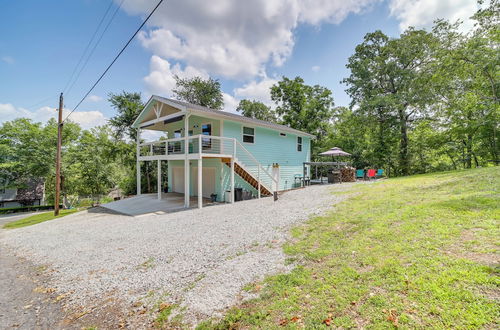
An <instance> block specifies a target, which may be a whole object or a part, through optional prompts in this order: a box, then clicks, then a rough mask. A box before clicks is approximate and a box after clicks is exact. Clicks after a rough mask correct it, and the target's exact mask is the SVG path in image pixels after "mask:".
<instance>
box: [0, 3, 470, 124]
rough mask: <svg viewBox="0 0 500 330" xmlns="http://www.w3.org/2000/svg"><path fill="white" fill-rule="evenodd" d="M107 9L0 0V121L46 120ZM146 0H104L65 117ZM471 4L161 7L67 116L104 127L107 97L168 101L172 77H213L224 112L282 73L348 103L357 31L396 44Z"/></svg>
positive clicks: (462, 13) (146, 7)
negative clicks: (411, 29) (379, 34)
mask: <svg viewBox="0 0 500 330" xmlns="http://www.w3.org/2000/svg"><path fill="white" fill-rule="evenodd" d="M111 1H112V0H72V1H52V0H46V1H36V0H26V1H2V2H0V31H1V34H0V123H1V122H3V121H6V120H11V119H13V118H16V117H30V118H32V119H34V120H37V121H45V120H47V119H48V118H49V117H51V116H54V115H55V111H54V108H55V107H56V106H57V98H58V94H59V93H60V92H61V91H62V90H63V89H64V87H65V86H66V84H67V82H68V79H69V78H70V76H71V73H72V72H73V70H74V68H75V65H76V64H77V62H78V60H79V58H80V56H81V55H82V52H83V51H84V49H85V46H86V45H87V42H88V41H89V39H90V38H91V36H92V34H93V32H94V30H95V28H96V26H97V24H98V23H99V21H100V19H101V17H102V15H103V14H104V13H105V11H106V9H107V8H108V6H109V5H110V2H111ZM122 1H123V3H122ZM156 2H157V0H116V1H114V2H113V3H112V7H111V10H110V12H109V13H108V16H107V17H106V19H105V21H104V25H106V24H107V22H108V21H109V20H110V17H111V14H112V13H113V12H114V11H115V10H116V9H117V8H119V9H118V11H117V14H116V16H115V17H114V20H113V21H112V22H111V23H110V25H109V29H108V30H107V31H106V33H105V34H104V35H103V37H102V40H101V42H100V43H99V44H98V46H97V47H96V50H95V53H94V54H93V56H92V57H91V58H90V59H89V61H88V64H87V66H86V67H85V68H84V70H82V74H81V75H80V77H79V79H78V80H77V81H76V83H75V84H74V86H73V88H72V89H71V90H70V91H69V92H66V93H65V107H66V108H67V109H71V108H73V107H74V106H75V105H76V103H77V102H78V101H79V99H80V98H81V97H82V96H83V94H84V93H85V91H86V90H87V89H88V88H89V87H90V86H91V85H92V83H93V82H94V81H95V79H97V77H98V76H99V75H100V73H101V72H102V71H103V70H104V69H105V67H106V66H107V64H108V63H109V62H110V61H111V60H112V58H113V57H114V56H115V54H116V53H117V52H118V51H119V49H120V48H121V47H122V46H123V44H124V43H125V42H126V41H127V39H128V38H129V37H130V36H131V34H132V33H133V32H134V31H135V29H136V28H137V27H138V26H139V24H140V23H141V21H142V19H143V18H144V15H145V14H146V13H148V12H149V11H150V9H151V8H152V7H153V6H154V5H155V4H156ZM120 4H121V6H120ZM475 8H476V4H475V2H474V1H473V0H454V1H453V0H442V1H431V0H387V1H380V0H356V1H355V0H343V1H337V0H274V1H272V2H266V1H264V0H252V1H245V2H238V1H231V0H214V1H210V2H206V1H201V0H184V1H181V0H171V1H165V2H164V4H162V7H161V8H160V10H159V11H158V12H157V13H156V14H155V15H154V16H153V17H152V19H151V21H150V24H149V25H148V26H147V27H146V28H145V29H143V32H141V35H140V36H138V38H136V39H135V40H134V41H133V42H132V44H131V45H130V46H129V48H127V50H126V51H125V53H124V54H123V55H122V56H121V57H120V59H119V60H118V61H117V62H116V64H115V65H114V66H113V67H112V69H111V70H110V71H109V72H108V74H107V76H106V77H105V78H104V79H103V80H102V81H101V83H100V84H99V85H98V86H97V88H96V89H95V90H94V91H93V92H92V94H91V97H90V98H89V99H88V100H86V101H85V102H84V103H83V104H82V105H81V106H80V108H79V109H78V112H75V114H74V115H72V118H73V119H74V120H75V121H77V122H80V123H81V124H82V125H83V126H84V127H92V126H95V125H99V124H103V123H105V120H106V118H109V117H111V116H113V114H114V112H113V110H112V109H111V108H110V107H109V104H108V102H107V101H106V97H107V95H108V93H110V92H113V93H117V92H120V91H122V90H126V91H139V92H141V93H142V94H143V97H144V99H146V98H147V97H149V96H150V95H151V94H161V95H164V96H170V93H171V89H172V87H173V83H174V82H173V78H172V76H173V74H174V73H175V74H178V75H179V76H182V77H190V76H194V75H201V76H203V77H208V76H212V77H214V78H217V79H219V80H220V81H221V84H222V89H223V91H224V98H225V103H226V110H227V111H234V109H235V107H236V105H237V103H238V101H239V100H240V99H243V98H250V99H257V100H260V101H263V102H265V103H267V104H270V105H271V104H272V103H271V101H270V100H269V95H268V94H269V93H268V89H269V86H271V85H272V84H273V83H275V82H276V80H278V79H280V77H281V76H283V75H284V76H288V77H295V76H301V77H303V78H304V79H305V81H306V83H307V84H320V85H322V86H326V87H328V88H330V89H331V90H332V91H333V95H334V99H335V103H336V105H348V103H349V98H348V96H347V95H346V94H345V92H344V89H345V86H344V85H342V84H340V81H341V80H342V79H343V78H344V77H346V76H348V74H349V72H348V70H347V69H346V68H345V64H346V63H347V58H348V57H349V56H350V55H351V54H352V53H353V52H354V48H355V46H356V45H357V44H358V43H360V42H361V41H362V39H363V36H364V35H365V34H366V33H368V32H371V31H374V30H377V29H380V30H382V31H383V32H385V33H386V34H388V35H390V36H397V35H398V34H399V33H400V32H401V30H402V29H404V27H406V26H408V25H415V26H417V27H428V26H430V24H431V23H432V20H434V19H435V18H438V17H443V18H447V19H451V20H455V19H458V18H461V19H464V20H466V18H467V17H468V16H470V15H472V13H473V12H474V10H475ZM100 31H102V28H101V30H100ZM98 36H99V33H98Z"/></svg>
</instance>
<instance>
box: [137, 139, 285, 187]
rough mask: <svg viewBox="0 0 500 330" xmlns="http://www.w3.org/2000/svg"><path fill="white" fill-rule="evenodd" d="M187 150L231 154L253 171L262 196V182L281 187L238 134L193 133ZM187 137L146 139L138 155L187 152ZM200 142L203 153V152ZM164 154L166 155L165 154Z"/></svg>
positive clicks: (148, 157)
mask: <svg viewBox="0 0 500 330" xmlns="http://www.w3.org/2000/svg"><path fill="white" fill-rule="evenodd" d="M187 139H188V154H189V155H193V156H194V155H196V154H198V155H199V157H207V156H214V157H228V158H233V159H234V161H235V162H236V163H237V164H238V165H239V166H240V167H241V168H242V169H244V170H245V171H246V172H247V173H248V174H250V175H251V176H252V177H253V178H254V179H255V180H256V181H257V183H258V187H257V192H258V195H259V197H260V193H261V185H262V186H264V187H265V188H266V189H267V190H268V191H269V192H271V193H274V192H276V191H278V181H277V180H276V179H275V178H274V177H273V176H272V175H271V174H270V173H269V171H268V170H266V169H265V168H264V167H263V166H262V164H261V163H260V162H259V161H258V160H257V159H256V158H255V157H254V156H253V155H252V153H250V152H249V151H248V150H247V149H246V148H245V147H244V146H243V145H242V144H241V143H240V142H239V141H238V140H236V139H235V138H227V137H221V136H212V135H194V136H189V137H187ZM185 140H186V138H185V137H180V138H174V139H168V140H159V141H152V142H144V143H141V144H139V148H138V155H137V156H138V158H139V160H141V157H146V159H144V160H150V157H151V156H153V157H154V156H158V159H168V158H169V157H167V156H175V155H185V148H186V147H185V146H186V144H185ZM200 146H201V153H200ZM162 156H163V157H165V158H163V157H162Z"/></svg>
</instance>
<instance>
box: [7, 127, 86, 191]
mask: <svg viewBox="0 0 500 330" xmlns="http://www.w3.org/2000/svg"><path fill="white" fill-rule="evenodd" d="M79 133H80V127H79V126H78V125H77V124H75V123H72V122H71V121H68V122H66V123H65V124H64V129H63V138H62V141H63V145H62V148H63V151H65V150H66V149H67V148H68V147H69V146H71V145H72V144H74V143H75V141H76V140H77V138H78V135H79ZM56 143H57V122H56V121H55V120H54V119H50V120H49V121H48V122H47V123H46V124H45V125H42V123H35V122H33V121H32V120H30V119H27V118H18V119H14V120H12V121H8V122H5V123H4V124H3V125H2V126H0V150H1V153H0V180H1V181H2V183H3V184H7V185H12V186H20V185H23V184H24V183H26V182H27V181H28V180H29V179H32V178H47V177H49V176H50V175H53V172H54V171H55V169H54V168H55V154H56V146H57V145H56Z"/></svg>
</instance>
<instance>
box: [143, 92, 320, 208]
mask: <svg viewBox="0 0 500 330" xmlns="http://www.w3.org/2000/svg"><path fill="white" fill-rule="evenodd" d="M133 127H135V128H137V129H138V137H137V194H138V195H140V194H141V171H140V166H141V162H146V161H156V162H158V165H160V162H162V161H167V162H168V167H167V168H168V182H167V184H168V190H169V191H171V192H177V193H182V194H184V206H185V207H189V203H190V197H192V196H197V201H198V206H199V207H201V206H202V204H203V198H210V197H211V196H212V195H215V194H216V195H217V197H216V199H217V201H226V202H234V190H235V188H243V189H245V190H246V191H249V192H251V194H252V195H253V197H255V198H260V197H261V196H269V195H275V193H277V192H278V191H283V190H288V189H291V188H293V187H294V185H295V184H296V178H297V177H298V176H302V175H304V174H305V175H308V173H304V166H303V163H304V162H309V161H310V149H311V148H310V146H311V139H313V138H314V136H313V135H311V134H308V133H305V132H301V131H298V130H296V129H293V128H290V127H287V126H284V125H279V124H275V123H271V122H266V121H262V120H257V119H252V118H248V117H245V116H241V115H238V114H233V113H229V112H225V111H218V110H213V109H209V108H206V107H202V106H198V105H194V104H190V103H186V102H182V101H178V100H172V99H167V98H163V97H160V96H152V97H151V98H150V100H149V101H148V102H147V104H146V105H145V107H144V109H143V111H142V112H141V113H140V115H139V116H138V118H137V119H136V120H135V122H134V124H133ZM143 130H155V131H162V132H165V133H166V136H165V139H162V140H158V141H154V142H141V138H140V136H141V131H143ZM160 171H161V166H158V172H159V173H158V178H159V181H160V182H158V187H160V188H159V191H158V198H160V199H161V190H160V189H161V187H163V186H164V183H163V182H161V177H162V175H161V172H160Z"/></svg>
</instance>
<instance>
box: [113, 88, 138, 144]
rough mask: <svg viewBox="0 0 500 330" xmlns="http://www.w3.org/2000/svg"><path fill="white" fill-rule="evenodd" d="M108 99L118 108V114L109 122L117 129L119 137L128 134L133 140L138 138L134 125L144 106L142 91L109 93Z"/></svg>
mask: <svg viewBox="0 0 500 330" xmlns="http://www.w3.org/2000/svg"><path fill="white" fill-rule="evenodd" d="M108 101H109V102H110V103H111V106H112V107H113V108H114V109H115V110H116V112H117V115H116V116H114V117H112V118H111V119H110V120H109V124H110V125H111V126H112V127H113V128H114V129H115V131H116V133H117V135H118V137H120V138H121V137H123V135H126V136H127V137H128V138H129V139H131V140H132V141H135V140H136V138H137V129H135V128H133V127H132V124H133V123H134V121H135V120H136V118H137V116H139V114H140V113H141V111H142V109H143V108H144V104H143V102H142V100H141V93H134V92H132V93H131V92H125V91H123V92H122V93H121V94H113V93H109V95H108Z"/></svg>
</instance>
